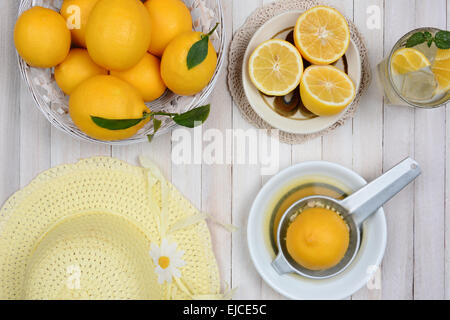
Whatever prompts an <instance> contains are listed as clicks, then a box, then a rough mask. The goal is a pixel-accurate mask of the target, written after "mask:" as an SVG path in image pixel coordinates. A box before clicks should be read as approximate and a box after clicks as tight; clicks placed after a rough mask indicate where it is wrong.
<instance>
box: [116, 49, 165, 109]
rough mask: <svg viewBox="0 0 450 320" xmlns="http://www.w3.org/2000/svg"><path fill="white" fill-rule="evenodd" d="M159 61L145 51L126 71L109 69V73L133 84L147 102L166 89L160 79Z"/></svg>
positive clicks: (160, 94)
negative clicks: (135, 63)
mask: <svg viewBox="0 0 450 320" xmlns="http://www.w3.org/2000/svg"><path fill="white" fill-rule="evenodd" d="M160 63H161V62H160V60H159V59H158V58H157V57H155V56H153V55H151V54H150V53H147V54H145V56H144V58H142V60H141V61H140V62H139V63H138V64H137V65H135V66H134V67H133V68H131V69H129V70H126V71H111V75H113V76H115V77H118V78H120V79H122V80H125V81H126V82H128V83H129V84H131V85H132V86H134V87H135V88H136V89H138V91H139V92H140V94H141V95H142V98H143V99H144V101H147V102H149V101H153V100H156V99H158V98H159V97H161V96H162V95H163V93H164V92H165V91H166V89H167V87H166V85H165V84H164V82H163V80H162V79H161V71H160Z"/></svg>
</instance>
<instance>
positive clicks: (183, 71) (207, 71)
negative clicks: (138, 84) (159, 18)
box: [161, 31, 217, 96]
mask: <svg viewBox="0 0 450 320" xmlns="http://www.w3.org/2000/svg"><path fill="white" fill-rule="evenodd" d="M201 37H202V33H201V32H194V31H190V32H185V33H183V34H181V35H179V36H177V37H176V38H175V39H173V40H172V41H171V42H170V43H169V45H168V46H167V48H166V50H165V51H164V54H163V56H162V60H161V76H162V79H163V81H164V83H165V84H166V85H167V87H168V88H169V89H170V90H172V91H173V92H174V93H176V94H179V95H183V96H189V95H194V94H196V93H198V92H200V91H202V89H203V88H204V87H206V86H207V85H208V83H209V81H211V79H212V77H213V75H214V72H215V70H216V65H217V53H216V51H215V49H214V46H213V45H212V43H211V41H209V42H208V54H207V56H206V58H205V60H204V61H203V62H201V63H200V64H199V65H197V66H195V67H194V68H192V69H188V66H187V56H188V53H189V50H190V49H191V47H192V45H193V44H194V43H196V42H197V41H199V40H200V39H201Z"/></svg>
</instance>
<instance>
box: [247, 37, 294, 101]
mask: <svg viewBox="0 0 450 320" xmlns="http://www.w3.org/2000/svg"><path fill="white" fill-rule="evenodd" d="M248 70H249V74H250V79H251V81H252V82H253V84H254V85H255V87H256V88H258V90H259V91H261V92H263V93H264V94H266V95H269V96H284V95H287V94H288V93H289V92H292V91H294V90H295V88H297V87H298V85H299V83H300V80H301V78H302V74H303V60H302V56H301V55H300V53H299V52H298V50H297V48H296V47H294V46H293V45H292V44H290V43H289V42H287V41H284V40H280V39H272V40H268V41H265V42H263V43H261V44H260V45H259V46H258V47H257V48H256V49H255V51H253V53H252V55H251V56H250V61H249V63H248Z"/></svg>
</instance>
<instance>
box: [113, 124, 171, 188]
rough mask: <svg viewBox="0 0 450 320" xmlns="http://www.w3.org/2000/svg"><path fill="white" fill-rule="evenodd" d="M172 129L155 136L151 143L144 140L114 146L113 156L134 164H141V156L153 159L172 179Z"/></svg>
mask: <svg viewBox="0 0 450 320" xmlns="http://www.w3.org/2000/svg"><path fill="white" fill-rule="evenodd" d="M171 134H172V133H171V131H169V132H168V133H166V134H163V135H162V136H158V137H155V138H154V139H153V141H152V142H151V143H149V142H143V143H139V144H134V145H129V146H114V147H112V156H113V157H115V158H118V159H121V160H123V161H126V162H128V163H130V164H133V165H139V157H140V156H145V157H147V158H149V159H150V160H152V161H153V162H154V163H155V164H156V165H157V166H158V168H159V169H160V170H161V172H162V173H163V174H164V176H165V177H166V178H167V179H168V180H169V181H170V180H171V177H172V162H171V152H170V151H171V148H172V143H171Z"/></svg>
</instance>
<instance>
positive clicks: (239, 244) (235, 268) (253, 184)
mask: <svg viewBox="0 0 450 320" xmlns="http://www.w3.org/2000/svg"><path fill="white" fill-rule="evenodd" d="M261 5H262V0H247V1H240V0H234V1H233V31H236V30H237V29H238V28H239V27H240V26H241V25H242V24H243V23H244V21H245V19H246V18H247V16H248V15H250V14H251V12H253V10H255V9H256V8H258V7H259V6H261ZM233 129H234V130H237V129H242V130H248V129H253V127H252V125H250V124H249V123H247V122H246V121H245V120H244V119H243V118H242V116H241V114H240V113H239V111H238V110H237V108H234V110H233ZM232 178H233V188H232V201H233V202H232V213H233V220H232V221H233V224H234V225H236V226H237V227H239V231H237V232H235V233H233V235H232V286H233V287H234V288H237V291H236V293H235V295H234V298H235V299H260V298H261V285H262V279H261V278H260V276H259V275H258V273H257V272H256V270H255V268H254V266H253V264H252V262H251V260H250V255H249V254H248V249H247V246H246V243H247V237H246V230H245V229H246V227H247V217H248V212H249V210H250V207H251V204H252V202H253V199H254V198H255V196H256V194H257V193H258V191H259V189H260V188H261V175H260V166H259V165H251V164H236V163H235V164H234V165H233V176H232Z"/></svg>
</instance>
